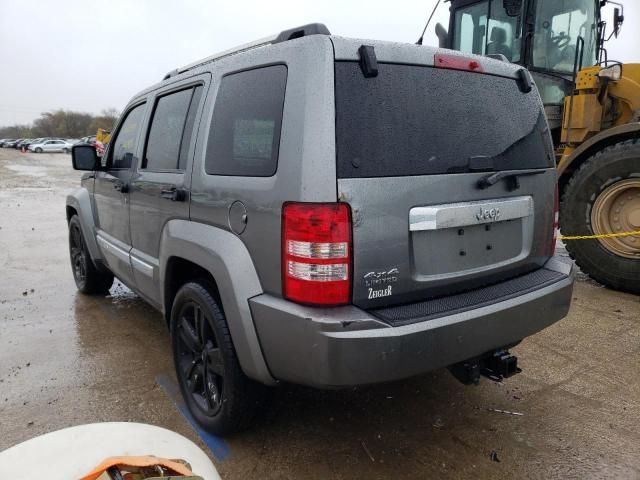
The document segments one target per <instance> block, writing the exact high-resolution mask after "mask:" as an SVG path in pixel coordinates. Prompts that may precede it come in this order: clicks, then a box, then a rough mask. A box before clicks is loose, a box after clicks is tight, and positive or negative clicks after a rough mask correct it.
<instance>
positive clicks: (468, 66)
mask: <svg viewBox="0 0 640 480" xmlns="http://www.w3.org/2000/svg"><path fill="white" fill-rule="evenodd" d="M433 64H434V65H435V66H436V67H439V68H449V69H451V70H465V71H467V72H483V71H484V70H483V68H482V65H481V64H480V62H479V61H478V60H474V59H473V58H467V57H463V56H461V55H450V54H446V53H436V54H435V55H434V56H433Z"/></svg>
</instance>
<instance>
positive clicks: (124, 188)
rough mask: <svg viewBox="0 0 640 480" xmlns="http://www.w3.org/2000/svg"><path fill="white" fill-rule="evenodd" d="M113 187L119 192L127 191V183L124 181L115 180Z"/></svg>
mask: <svg viewBox="0 0 640 480" xmlns="http://www.w3.org/2000/svg"><path fill="white" fill-rule="evenodd" d="M113 189H114V190H117V191H119V192H120V193H127V192H128V191H129V185H128V184H126V183H124V182H120V181H116V182H114V184H113Z"/></svg>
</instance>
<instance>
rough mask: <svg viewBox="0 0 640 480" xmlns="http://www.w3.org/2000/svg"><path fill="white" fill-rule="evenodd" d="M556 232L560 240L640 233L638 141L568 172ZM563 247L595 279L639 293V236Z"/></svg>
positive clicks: (623, 143) (573, 242)
mask: <svg viewBox="0 0 640 480" xmlns="http://www.w3.org/2000/svg"><path fill="white" fill-rule="evenodd" d="M560 229H561V232H562V235H565V236H575V235H599V234H607V233H620V232H623V231H640V139H631V140H626V141H621V142H619V143H616V144H613V145H610V146H608V147H606V148H604V149H602V150H601V151H599V152H597V153H595V154H594V155H592V156H591V157H590V158H589V159H587V160H586V161H585V162H584V163H583V164H582V165H581V166H580V167H579V168H578V169H577V170H576V171H574V172H573V174H572V175H571V178H570V179H569V180H568V182H567V186H566V188H565V189H564V192H563V195H562V201H561V203H560ZM565 245H566V248H567V251H568V252H569V255H570V256H571V258H573V259H574V260H575V261H576V263H577V264H578V266H579V267H580V269H581V270H582V271H583V272H584V273H586V274H587V275H589V276H590V277H591V278H593V279H594V280H596V281H598V282H600V283H602V284H603V285H606V286H608V287H611V288H613V289H615V290H620V291H624V292H629V293H635V294H640V235H637V236H628V237H618V238H603V239H587V240H569V241H566V242H565Z"/></svg>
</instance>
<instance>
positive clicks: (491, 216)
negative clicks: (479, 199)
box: [476, 207, 500, 222]
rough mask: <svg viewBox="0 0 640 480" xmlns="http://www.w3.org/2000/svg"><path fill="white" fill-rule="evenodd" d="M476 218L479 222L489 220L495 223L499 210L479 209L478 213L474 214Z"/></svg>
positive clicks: (498, 216)
mask: <svg viewBox="0 0 640 480" xmlns="http://www.w3.org/2000/svg"><path fill="white" fill-rule="evenodd" d="M476 218H477V219H478V221H479V222H481V221H483V220H489V221H492V222H495V221H496V220H498V219H499V218H500V209H499V208H491V209H489V208H482V207H481V208H480V211H479V212H478V213H476Z"/></svg>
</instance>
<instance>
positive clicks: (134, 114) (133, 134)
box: [109, 103, 145, 169]
mask: <svg viewBox="0 0 640 480" xmlns="http://www.w3.org/2000/svg"><path fill="white" fill-rule="evenodd" d="M144 107H145V104H144V103H143V104H141V105H138V106H137V107H135V108H133V110H130V111H129V113H127V117H126V118H125V119H124V122H123V123H122V125H121V127H120V129H119V130H118V133H117V134H116V138H115V139H114V140H113V141H112V142H111V153H110V157H111V162H110V164H109V166H110V168H122V169H124V168H131V163H132V161H133V156H134V155H135V152H136V146H137V141H138V133H139V132H140V126H141V125H142V119H143V117H144Z"/></svg>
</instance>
